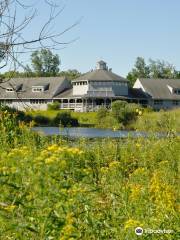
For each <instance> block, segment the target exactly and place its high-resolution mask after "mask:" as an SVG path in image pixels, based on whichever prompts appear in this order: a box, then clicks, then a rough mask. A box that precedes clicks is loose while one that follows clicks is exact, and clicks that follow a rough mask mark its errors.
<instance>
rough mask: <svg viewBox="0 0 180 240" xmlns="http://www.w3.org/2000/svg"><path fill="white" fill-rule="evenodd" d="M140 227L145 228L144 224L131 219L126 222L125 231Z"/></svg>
mask: <svg viewBox="0 0 180 240" xmlns="http://www.w3.org/2000/svg"><path fill="white" fill-rule="evenodd" d="M139 226H143V224H142V223H140V222H139V221H137V220H134V219H129V220H128V221H126V222H125V224H124V229H125V230H126V229H128V228H135V227H139Z"/></svg>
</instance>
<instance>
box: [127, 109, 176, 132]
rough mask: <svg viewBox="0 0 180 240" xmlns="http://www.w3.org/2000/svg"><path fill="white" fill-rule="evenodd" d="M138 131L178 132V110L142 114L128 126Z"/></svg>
mask: <svg viewBox="0 0 180 240" xmlns="http://www.w3.org/2000/svg"><path fill="white" fill-rule="evenodd" d="M129 127H130V128H133V129H136V130H139V131H148V132H149V131H152V132H159V131H160V132H163V131H169V130H171V131H174V132H180V109H174V110H170V111H159V112H144V113H143V114H142V115H141V116H139V117H138V118H137V120H136V121H134V122H133V123H131V124H130V125H129Z"/></svg>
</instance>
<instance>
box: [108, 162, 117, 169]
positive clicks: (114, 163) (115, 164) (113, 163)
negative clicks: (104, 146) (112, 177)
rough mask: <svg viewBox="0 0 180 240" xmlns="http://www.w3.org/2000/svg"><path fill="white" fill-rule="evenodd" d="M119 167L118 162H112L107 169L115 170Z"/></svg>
mask: <svg viewBox="0 0 180 240" xmlns="http://www.w3.org/2000/svg"><path fill="white" fill-rule="evenodd" d="M118 166H119V162H118V161H113V162H111V163H110V164H109V168H111V169H112V168H116V167H118Z"/></svg>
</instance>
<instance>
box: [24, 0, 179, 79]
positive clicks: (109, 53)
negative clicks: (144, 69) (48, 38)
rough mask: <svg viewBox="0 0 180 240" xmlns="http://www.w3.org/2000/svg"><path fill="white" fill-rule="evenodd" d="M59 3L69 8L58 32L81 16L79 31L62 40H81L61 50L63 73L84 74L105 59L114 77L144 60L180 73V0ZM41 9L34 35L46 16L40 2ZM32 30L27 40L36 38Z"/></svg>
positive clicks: (70, 0) (68, 0) (71, 0)
mask: <svg viewBox="0 0 180 240" xmlns="http://www.w3.org/2000/svg"><path fill="white" fill-rule="evenodd" d="M39 2H40V1H39ZM57 2H64V3H65V5H66V7H65V9H64V11H63V12H62V14H61V15H59V16H58V18H57V19H56V24H55V25H54V30H55V31H57V32H59V31H62V30H63V29H64V28H65V27H66V26H69V25H70V24H72V23H74V22H75V21H76V20H78V19H79V18H81V17H83V18H82V20H81V22H80V24H79V25H78V26H76V27H75V28H73V29H71V31H70V32H68V33H66V34H65V35H63V36H62V41H68V40H71V39H74V38H76V37H77V38H79V39H78V40H77V41H76V42H74V43H72V44H71V45H69V46H68V47H67V48H65V49H62V50H59V51H57V53H58V54H59V56H60V58H61V62H62V64H61V69H62V70H67V69H78V70H79V71H81V72H86V71H89V70H90V69H92V68H94V67H95V64H96V62H97V61H98V60H100V59H103V60H105V61H106V62H107V63H108V66H109V67H111V68H112V69H113V71H114V72H116V73H117V74H120V75H122V76H126V75H127V73H128V72H129V71H130V70H131V69H132V67H133V65H134V62H135V59H136V57H138V56H142V57H144V58H145V59H146V60H148V59H149V58H152V59H163V60H166V61H168V62H170V63H172V64H174V65H175V66H176V68H177V69H180V61H179V60H180V24H179V23H180V14H179V13H180V1H179V0H149V1H148V0H64V1H61V0H58V1H57ZM38 9H39V20H38V18H37V21H36V22H34V23H33V24H34V25H33V31H38V28H39V27H40V23H41V22H43V21H44V19H45V17H46V16H47V14H48V10H47V8H45V7H41V5H40V3H39V5H38ZM31 31H32V30H30V31H29V32H28V31H27V36H28V35H33V32H31ZM24 59H25V58H24ZM26 61H28V58H27V56H26Z"/></svg>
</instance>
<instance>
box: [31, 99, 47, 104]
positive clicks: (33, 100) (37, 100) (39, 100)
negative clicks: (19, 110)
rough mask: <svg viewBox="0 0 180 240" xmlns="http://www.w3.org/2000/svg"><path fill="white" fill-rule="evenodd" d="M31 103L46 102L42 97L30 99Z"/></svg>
mask: <svg viewBox="0 0 180 240" xmlns="http://www.w3.org/2000/svg"><path fill="white" fill-rule="evenodd" d="M30 103H31V104H45V103H47V101H46V100H44V99H30Z"/></svg>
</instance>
